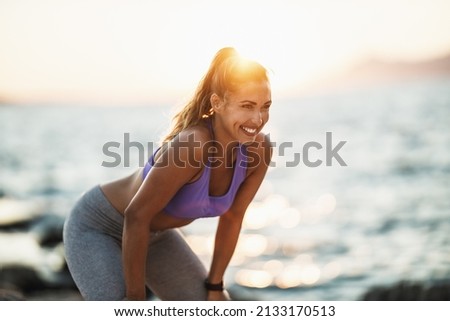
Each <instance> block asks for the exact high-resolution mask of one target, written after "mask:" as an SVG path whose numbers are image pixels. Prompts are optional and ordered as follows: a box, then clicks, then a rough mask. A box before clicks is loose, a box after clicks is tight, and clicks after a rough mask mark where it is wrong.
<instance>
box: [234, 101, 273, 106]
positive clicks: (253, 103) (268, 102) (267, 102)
mask: <svg viewBox="0 0 450 321" xmlns="http://www.w3.org/2000/svg"><path fill="white" fill-rule="evenodd" d="M240 103H241V104H243V103H247V104H252V105H257V104H256V102H254V101H251V100H242V101H240ZM271 103H272V101H271V100H268V101H266V102H265V103H264V105H267V104H271Z"/></svg>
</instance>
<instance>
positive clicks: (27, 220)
mask: <svg viewBox="0 0 450 321" xmlns="http://www.w3.org/2000/svg"><path fill="white" fill-rule="evenodd" d="M63 225H64V218H62V217H60V216H57V215H51V214H44V212H43V208H41V207H39V206H36V204H35V203H33V202H22V201H14V200H11V199H4V198H3V199H0V253H1V256H0V289H2V292H1V293H0V299H3V300H10V299H17V300H19V299H24V298H26V297H27V296H28V295H30V294H31V293H34V292H36V291H40V292H43V293H44V292H45V291H47V290H61V289H69V290H76V287H75V284H74V282H73V279H72V276H71V275H70V273H69V271H68V269H67V264H66V261H65V256H64V246H63V243H62V230H63Z"/></svg>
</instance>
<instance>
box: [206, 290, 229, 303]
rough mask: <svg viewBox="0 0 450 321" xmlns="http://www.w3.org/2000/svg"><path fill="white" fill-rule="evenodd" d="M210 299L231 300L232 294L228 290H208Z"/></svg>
mask: <svg viewBox="0 0 450 321" xmlns="http://www.w3.org/2000/svg"><path fill="white" fill-rule="evenodd" d="M207 300H208V301H230V300H231V299H230V296H229V295H228V292H227V291H226V290H223V291H208V298H207Z"/></svg>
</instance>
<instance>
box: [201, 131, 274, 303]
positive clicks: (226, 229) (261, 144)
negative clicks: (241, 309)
mask: <svg viewBox="0 0 450 321" xmlns="http://www.w3.org/2000/svg"><path fill="white" fill-rule="evenodd" d="M255 145H258V146H257V147H256V148H254V147H249V151H250V149H252V150H251V151H252V152H251V153H250V152H249V154H248V156H249V157H252V158H253V160H252V161H251V163H250V168H249V170H250V171H251V173H250V174H249V175H248V177H247V178H246V179H245V181H244V182H243V183H242V185H241V187H240V188H239V191H238V193H237V194H236V197H235V200H234V202H233V205H232V206H231V208H230V210H229V211H228V212H227V213H225V214H224V215H222V216H221V217H220V219H219V224H218V227H217V231H216V237H215V243H214V253H213V259H212V263H211V269H210V271H209V275H208V281H209V282H210V283H220V282H221V281H222V280H223V276H224V273H225V270H226V268H227V266H228V264H229V262H230V260H231V257H232V256H233V253H234V250H235V248H236V244H237V241H238V239H239V234H240V231H241V226H242V221H243V219H244V214H245V211H246V209H247V207H248V205H249V204H250V202H251V201H252V200H253V198H254V196H255V194H256V192H257V191H258V189H259V187H260V185H261V183H262V181H263V179H264V176H265V174H266V172H267V168H268V165H269V163H270V159H271V155H272V148H271V146H270V141H269V140H268V139H267V138H266V137H262V138H261V139H260V140H259V141H258V143H255ZM212 292H213V291H209V293H210V295H209V297H210V298H213V297H217V293H212Z"/></svg>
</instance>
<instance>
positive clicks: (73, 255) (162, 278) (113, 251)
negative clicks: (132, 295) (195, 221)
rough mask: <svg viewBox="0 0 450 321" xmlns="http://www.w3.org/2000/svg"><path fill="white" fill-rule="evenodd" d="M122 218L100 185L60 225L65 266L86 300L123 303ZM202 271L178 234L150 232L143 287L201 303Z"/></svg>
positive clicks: (166, 297) (159, 294)
mask: <svg viewBox="0 0 450 321" xmlns="http://www.w3.org/2000/svg"><path fill="white" fill-rule="evenodd" d="M122 230H123V216H122V215H121V214H120V213H119V212H118V211H117V210H116V209H115V208H114V207H113V206H112V205H111V203H110V202H109V201H108V200H107V199H106V197H105V195H104V194H103V192H102V190H101V189H100V187H99V186H96V187H94V188H92V189H91V190H89V191H88V192H86V193H85V194H84V195H83V196H82V197H81V198H80V199H79V200H78V202H77V203H76V205H75V207H74V209H73V210H72V212H71V213H70V215H69V216H68V218H67V220H66V222H65V224H64V232H63V239H64V246H65V255H66V260H67V265H68V267H69V271H70V273H71V274H72V277H73V279H74V281H75V284H76V285H77V287H78V289H79V290H80V292H81V295H82V296H83V298H84V299H85V300H109V301H115V300H123V299H124V297H125V281H124V275H123V267H122ZM206 275H207V272H206V269H205V267H204V266H203V264H202V263H201V261H200V260H199V258H198V257H197V256H196V255H195V254H194V253H193V251H192V250H191V248H190V247H189V246H188V245H187V243H186V241H185V240H184V238H183V236H182V235H181V233H180V232H179V231H177V230H173V229H172V230H166V231H163V232H157V233H152V234H151V236H150V242H149V246H148V252H147V264H146V285H147V287H148V288H149V289H150V290H151V291H152V292H153V293H154V294H155V295H156V296H157V297H158V298H159V299H161V300H180V301H181V300H206V297H207V292H206V290H205V288H204V286H203V281H204V280H205V278H206Z"/></svg>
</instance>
